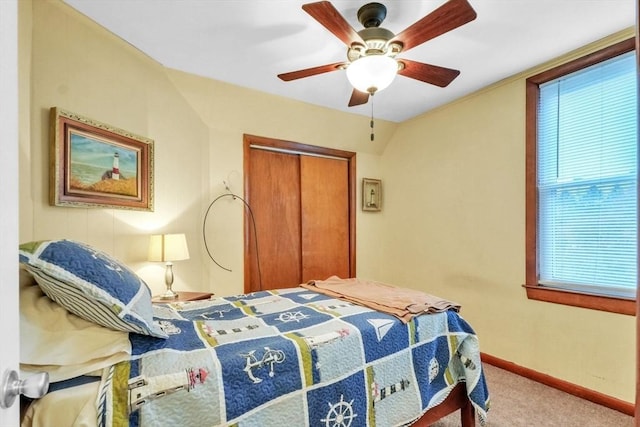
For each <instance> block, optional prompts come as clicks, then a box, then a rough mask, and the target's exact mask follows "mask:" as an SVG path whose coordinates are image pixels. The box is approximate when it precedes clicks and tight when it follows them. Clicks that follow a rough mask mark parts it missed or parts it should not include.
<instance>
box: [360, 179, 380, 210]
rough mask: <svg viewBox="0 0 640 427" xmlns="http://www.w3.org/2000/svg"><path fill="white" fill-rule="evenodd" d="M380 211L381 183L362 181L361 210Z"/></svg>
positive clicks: (377, 181)
mask: <svg viewBox="0 0 640 427" xmlns="http://www.w3.org/2000/svg"><path fill="white" fill-rule="evenodd" d="M381 209H382V181H381V180H379V179H371V178H363V179H362V210H363V211H379V210H381Z"/></svg>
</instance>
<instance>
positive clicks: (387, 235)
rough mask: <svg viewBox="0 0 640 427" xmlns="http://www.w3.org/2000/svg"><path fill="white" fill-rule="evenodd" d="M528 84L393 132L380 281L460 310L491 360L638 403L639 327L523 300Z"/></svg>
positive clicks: (504, 87) (495, 89) (508, 85)
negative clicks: (453, 302) (411, 289)
mask: <svg viewBox="0 0 640 427" xmlns="http://www.w3.org/2000/svg"><path fill="white" fill-rule="evenodd" d="M632 36H633V32H632V31H626V32H625V33H623V34H620V35H617V36H615V37H612V38H610V39H609V40H606V41H603V42H601V43H599V44H597V45H595V46H591V47H589V48H587V49H583V50H582V51H581V52H579V53H584V52H585V51H589V50H594V49H595V47H596V46H600V47H602V46H604V45H606V44H609V43H612V42H614V41H618V40H621V39H623V38H628V37H632ZM579 53H578V52H577V53H574V54H572V55H570V56H568V57H566V58H563V59H562V60H566V59H568V58H569V57H575V56H576V55H577V54H579ZM562 60H560V61H562ZM560 61H555V62H554V63H557V62H560ZM539 69H540V68H539ZM531 74H533V71H531V72H529V73H528V75H531ZM526 75H527V74H523V75H520V76H516V77H514V78H510V79H508V80H506V81H503V82H500V83H498V84H496V85H494V86H492V87H489V88H487V89H485V90H482V91H480V92H478V93H476V94H474V95H472V96H469V97H467V98H465V99H462V100H460V101H458V102H455V103H452V104H450V105H447V106H445V107H443V108H440V109H438V110H436V111H433V112H431V113H428V114H425V115H423V116H421V117H419V118H416V119H414V120H411V121H408V122H405V123H402V125H401V126H400V127H399V129H398V131H397V132H396V134H395V135H394V137H393V138H392V140H391V142H390V143H389V144H388V146H387V149H386V151H385V153H384V155H383V157H382V159H381V162H382V165H383V175H384V177H385V183H386V200H387V206H386V209H385V224H383V227H382V230H384V237H383V239H382V246H383V247H384V250H385V259H386V261H385V263H384V264H385V266H386V268H385V270H384V272H383V276H382V277H383V280H387V281H393V282H395V283H398V284H401V285H404V286H409V287H415V288H420V289H424V290H426V291H429V292H432V293H435V294H437V295H441V296H445V297H449V298H451V299H454V300H457V301H459V302H460V303H461V304H462V306H463V310H462V314H463V316H464V317H465V318H466V319H467V320H469V322H470V323H471V324H472V325H473V326H474V328H475V329H476V331H477V332H478V334H479V336H480V340H481V349H482V351H484V352H486V353H488V354H491V355H494V356H497V357H499V358H502V359H505V360H508V361H512V362H515V363H516V364H519V365H522V366H526V367H528V368H531V369H534V370H536V371H539V372H543V373H546V374H549V375H551V376H553V377H556V378H560V379H564V380H566V381H569V382H571V383H574V384H579V385H581V386H583V387H587V388H589V389H592V390H596V391H599V392H601V393H605V394H607V395H610V396H614V397H617V398H619V399H623V400H626V401H628V402H633V401H634V388H635V376H634V366H635V354H636V353H635V318H634V317H632V316H624V315H618V314H611V313H604V312H599V311H594V310H586V309H581V308H574V307H568V306H562V305H555V304H550V303H544V302H537V301H530V300H527V298H526V294H525V290H524V289H523V288H522V287H521V285H522V284H523V283H524V277H525V254H524V251H525V240H524V239H525V78H526Z"/></svg>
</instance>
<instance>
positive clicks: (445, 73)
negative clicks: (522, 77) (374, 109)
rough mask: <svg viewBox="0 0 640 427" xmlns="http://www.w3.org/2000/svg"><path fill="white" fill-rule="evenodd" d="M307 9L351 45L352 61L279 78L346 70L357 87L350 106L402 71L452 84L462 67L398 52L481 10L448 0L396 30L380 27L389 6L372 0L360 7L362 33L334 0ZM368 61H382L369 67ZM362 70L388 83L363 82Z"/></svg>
mask: <svg viewBox="0 0 640 427" xmlns="http://www.w3.org/2000/svg"><path fill="white" fill-rule="evenodd" d="M302 9H303V10H304V11H305V12H307V13H308V14H309V15H311V16H312V17H313V18H314V19H315V20H316V21H318V22H319V23H320V24H322V25H323V26H324V27H325V28H326V29H327V30H329V31H330V32H331V33H333V34H334V35H335V36H336V37H338V38H339V39H340V40H342V42H344V43H345V44H346V45H347V60H346V61H340V62H334V63H332V64H326V65H321V66H318V67H312V68H306V69H303V70H298V71H292V72H289V73H283V74H278V77H279V78H280V79H282V80H284V81H291V80H296V79H301V78H304V77H310V76H315V75H317V74H323V73H327V72H330V71H336V70H342V69H346V70H347V77H348V78H349V81H350V82H351V84H352V85H353V86H354V90H353V92H352V94H351V99H350V100H349V107H352V106H355V105H361V104H366V103H367V102H368V100H369V96H370V95H373V94H374V93H375V92H376V91H379V90H382V89H384V87H386V86H387V85H389V84H390V83H391V81H392V80H393V78H394V77H395V75H396V74H400V75H402V76H405V77H410V78H412V79H416V80H419V81H422V82H425V83H430V84H432V85H436V86H440V87H446V86H448V85H449V83H451V82H452V81H453V80H454V79H455V78H456V77H457V76H458V75H459V74H460V71H458V70H454V69H451V68H445V67H440V66H437V65H431V64H425V63H422V62H416V61H412V60H409V59H405V58H396V55H398V54H400V53H404V52H406V51H408V50H409V49H411V48H414V47H416V46H418V45H420V44H422V43H424V42H426V41H428V40H431V39H433V38H435V37H438V36H440V35H442V34H444V33H446V32H448V31H451V30H453V29H455V28H457V27H460V26H462V25H464V24H466V23H468V22H470V21H473V20H474V19H475V18H476V12H475V11H474V10H473V8H472V7H471V5H470V4H469V2H468V1H467V0H448V1H447V2H446V3H445V4H443V5H442V6H440V7H439V8H437V9H436V10H434V11H433V12H431V13H430V14H428V15H427V16H425V17H423V18H422V19H420V20H419V21H417V22H415V23H414V24H412V25H410V26H409V27H408V28H406V29H405V30H404V31H402V32H400V33H399V34H394V33H392V32H391V31H389V30H387V29H386V28H383V27H381V26H380V25H381V24H382V21H384V19H385V17H386V15H387V9H386V7H385V6H384V5H383V4H380V3H368V4H365V5H364V6H362V7H361V8H360V9H358V14H357V16H358V21H359V22H360V23H361V24H362V25H363V26H364V29H362V30H360V31H356V30H355V29H353V28H352V27H351V25H350V24H349V23H348V22H347V21H346V20H345V19H344V18H343V17H342V15H340V13H339V12H338V11H337V9H336V8H335V7H334V6H333V5H332V4H331V3H330V2H328V1H319V2H316V3H308V4H305V5H303V6H302ZM367 62H371V63H373V62H377V64H375V65H373V64H372V65H371V66H369V65H368V64H366V63H367ZM385 70H386V71H385ZM360 72H364V73H370V74H373V75H374V77H377V78H380V77H381V78H382V80H383V81H381V82H377V83H375V84H372V82H374V80H372V81H371V82H366V81H365V82H364V83H358V82H356V79H357V77H356V75H357V74H358V73H360ZM383 86H384V87H383Z"/></svg>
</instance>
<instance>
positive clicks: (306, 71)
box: [278, 62, 347, 82]
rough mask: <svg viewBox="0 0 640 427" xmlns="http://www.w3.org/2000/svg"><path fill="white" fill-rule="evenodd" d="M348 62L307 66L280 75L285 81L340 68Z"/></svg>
mask: <svg viewBox="0 0 640 427" xmlns="http://www.w3.org/2000/svg"><path fill="white" fill-rule="evenodd" d="M346 65H347V64H346V63H345V62H334V63H333V64H326V65H320V66H319V67H312V68H305V69H304V70H298V71H291V72H289V73H282V74H278V77H279V78H280V79H281V80H284V81H285V82H288V81H291V80H296V79H301V78H304V77H310V76H315V75H317V74H323V73H328V72H330V71H336V70H340V69H342V68H343V67H345V66H346Z"/></svg>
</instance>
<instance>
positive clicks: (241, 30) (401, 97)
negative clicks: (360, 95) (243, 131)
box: [65, 0, 636, 122]
mask: <svg viewBox="0 0 640 427" xmlns="http://www.w3.org/2000/svg"><path fill="white" fill-rule="evenodd" d="M378 1H382V2H383V3H384V4H385V5H386V6H387V18H386V19H385V21H384V22H383V24H382V26H383V27H385V28H387V29H389V30H391V31H392V32H394V33H396V34H397V33H399V32H400V31H402V30H404V29H405V28H406V27H408V26H409V25H411V24H413V23H414V22H416V21H417V20H418V19H420V18H422V17H423V16H425V15H427V14H429V13H430V12H431V11H432V10H434V9H435V8H437V7H439V6H440V5H441V4H443V3H444V2H445V0H423V1H418V0H402V1H399V0H395V1H392V0H386V1H385V0H378ZM469 1H470V3H471V5H472V6H473V8H474V9H475V11H476V12H477V15H478V16H477V18H476V19H475V20H474V21H472V22H470V23H468V24H466V25H464V26H462V27H459V28H457V29H454V30H453V31H451V32H449V33H446V34H444V35H441V36H440V37H437V38H435V39H433V40H430V41H427V42H426V43H424V44H423V45H420V46H418V47H415V48H413V49H411V50H409V51H408V52H406V53H401V54H400V55H399V56H398V57H399V58H402V57H404V58H407V59H412V60H414V61H419V62H426V63H430V64H434V65H440V66H444V67H448V68H455V69H458V70H460V71H461V74H460V76H459V77H458V78H457V79H456V80H454V81H453V83H451V84H450V85H449V86H448V87H446V88H439V87H436V86H432V85H429V84H426V83H422V82H419V81H416V80H413V79H410V78H406V77H403V76H398V77H397V78H396V79H395V80H394V82H393V83H392V84H391V86H390V87H389V88H387V89H385V90H384V91H381V92H379V93H377V94H376V95H375V98H374V105H373V107H374V115H375V117H376V118H381V119H386V120H390V121H395V122H401V121H404V120H407V119H409V118H412V117H415V116H417V115H419V114H421V113H424V112H426V111H428V110H430V109H432V108H434V107H437V106H439V105H442V104H445V103H447V102H450V101H452V100H454V99H456V98H460V97H462V96H464V95H466V94H469V93H472V92H474V91H476V90H478V89H480V88H482V87H484V86H487V85H489V84H491V83H494V82H496V81H499V80H501V79H503V78H505V77H508V76H511V75H513V74H516V73H518V72H520V71H523V70H526V69H528V68H531V67H533V66H535V65H538V64H540V63H542V62H545V61H547V60H549V59H552V58H554V57H557V56H559V55H561V54H563V53H566V52H568V51H571V50H573V49H576V48H578V47H581V46H583V45H585V44H587V43H590V42H593V41H595V40H598V39H600V38H602V37H605V36H608V35H610V34H613V33H615V32H617V31H619V30H623V29H625V28H628V27H631V26H633V25H634V23H635V4H636V0H469ZM65 2H66V3H68V4H69V5H71V6H72V7H73V8H75V9H77V10H78V11H80V12H81V13H83V14H85V15H86V16H88V17H89V18H91V19H93V20H94V21H96V22H97V23H98V24H100V25H102V26H103V27H105V28H107V29H109V30H110V31H112V32H113V33H115V34H116V35H118V36H120V37H121V38H122V39H124V40H126V41H127V42H129V43H130V44H132V45H133V46H135V47H137V48H138V49H140V50H141V51H142V52H144V53H146V54H147V55H149V56H150V57H152V58H154V59H155V60H157V61H158V62H159V63H161V64H163V65H164V66H166V67H169V68H174V69H177V70H181V71H185V72H189V73H193V74H197V75H200V76H205V77H210V78H212V79H216V80H221V81H224V82H228V83H233V84H236V85H239V86H243V87H247V88H252V89H257V90H260V91H263V92H268V93H272V94H276V95H281V96H284V97H288V98H293V99H297V100H300V101H304V102H308V103H311V104H316V105H320V106H324V107H328V108H332V109H336V110H341V111H349V112H352V113H356V114H362V115H367V116H368V115H370V114H371V101H369V103H368V104H366V105H361V106H357V107H347V103H348V101H349V97H350V96H351V91H352V88H351V87H350V85H349V83H348V81H347V78H346V74H345V72H344V71H342V70H340V71H334V72H330V73H326V74H321V75H317V76H313V77H308V78H304V79H300V80H295V81H291V82H283V81H281V80H280V79H279V78H277V77H276V76H277V75H278V74H280V73H284V72H289V71H295V70H299V69H304V68H309V67H314V66H319V65H324V64H328V63H333V62H339V61H342V60H345V59H346V47H345V45H344V44H343V43H342V42H341V41H340V40H339V39H338V38H336V37H335V36H334V35H333V34H331V33H330V32H329V31H327V30H326V29H325V28H324V27H323V26H322V25H320V24H319V23H318V22H317V21H316V20H314V19H313V18H312V17H311V16H309V15H308V14H307V13H306V12H304V11H303V10H302V8H301V6H302V5H303V4H305V3H309V2H311V1H309V0H307V1H303V0H251V1H249V0H65ZM332 3H333V5H334V6H335V7H336V9H337V10H338V11H339V12H340V13H341V14H342V16H343V17H344V18H345V19H346V20H347V21H348V22H349V23H350V24H351V26H352V27H353V28H354V29H356V30H360V29H362V26H361V24H360V23H359V22H358V20H357V17H356V13H357V10H358V8H359V7H360V6H362V5H363V4H365V3H368V1H367V0H358V1H355V0H333V1H332Z"/></svg>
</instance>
